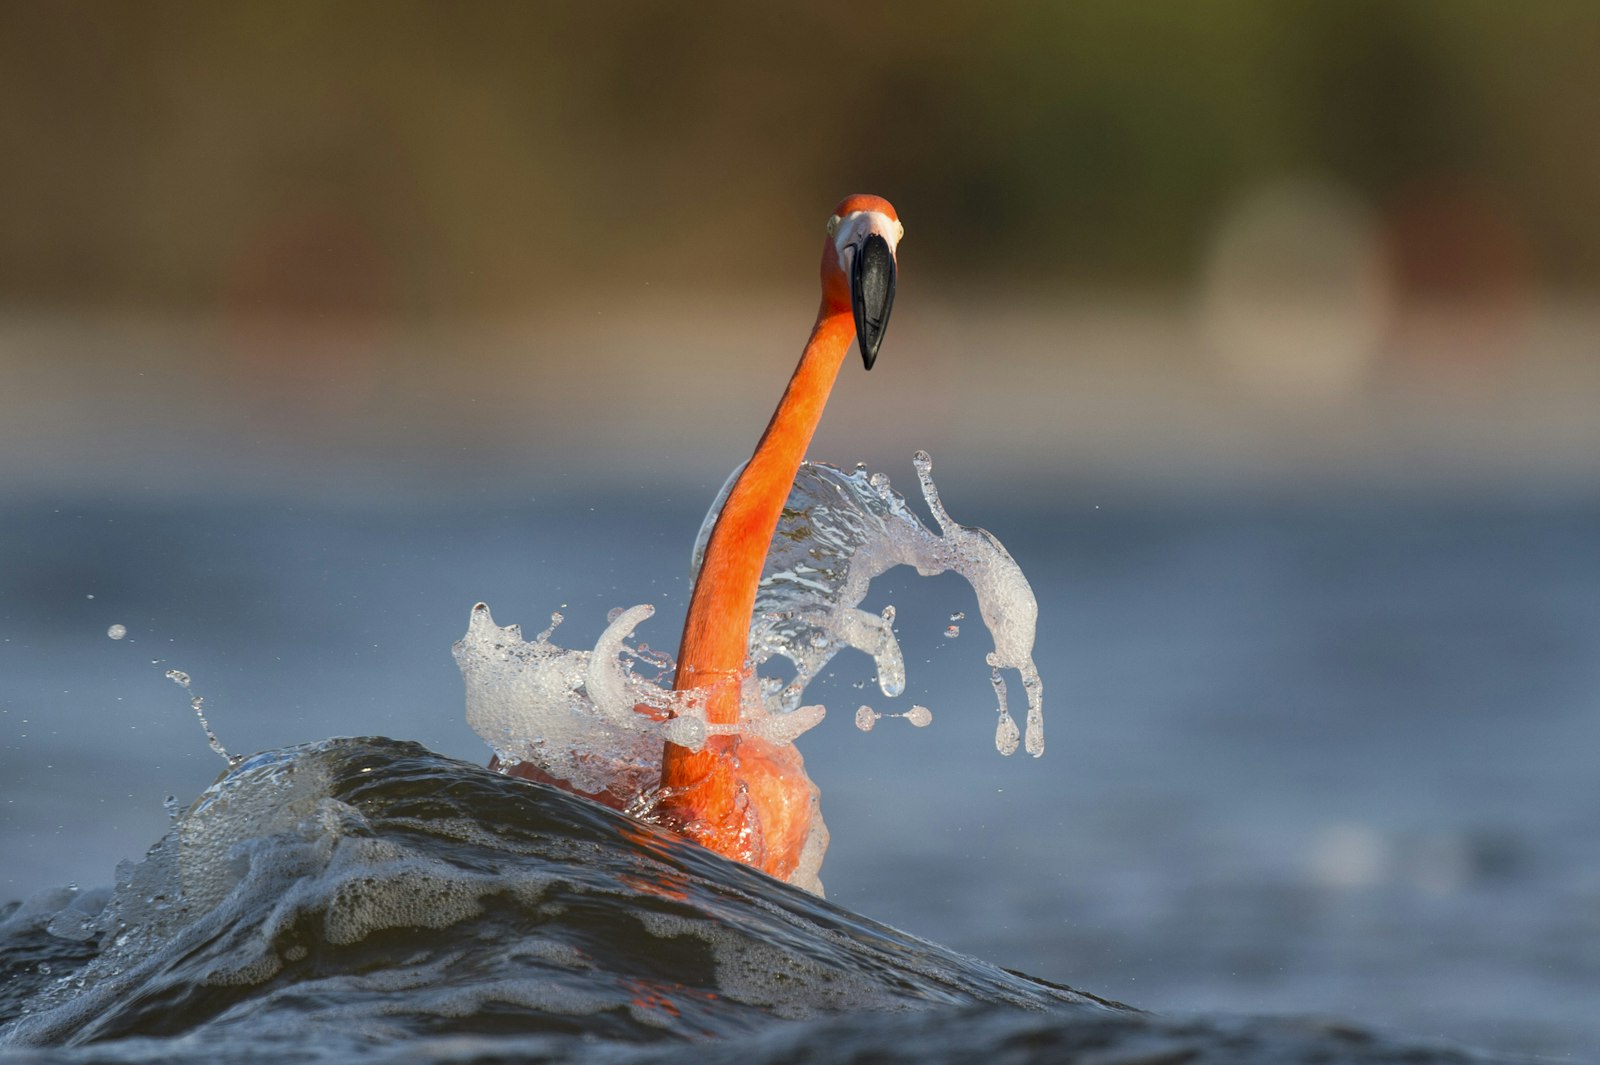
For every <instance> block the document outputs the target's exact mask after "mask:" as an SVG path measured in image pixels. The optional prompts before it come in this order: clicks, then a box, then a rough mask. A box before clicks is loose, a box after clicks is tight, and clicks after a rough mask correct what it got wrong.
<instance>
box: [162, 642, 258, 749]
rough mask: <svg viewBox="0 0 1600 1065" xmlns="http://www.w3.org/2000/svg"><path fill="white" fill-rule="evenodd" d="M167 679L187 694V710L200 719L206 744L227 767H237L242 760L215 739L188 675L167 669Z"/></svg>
mask: <svg viewBox="0 0 1600 1065" xmlns="http://www.w3.org/2000/svg"><path fill="white" fill-rule="evenodd" d="M153 664H155V665H159V664H160V662H159V661H157V662H155V663H153ZM167 679H168V680H170V681H171V682H172V683H174V684H176V685H177V686H178V687H180V688H182V689H183V690H184V691H186V692H188V693H189V708H190V709H191V710H193V711H194V716H195V717H197V718H199V719H200V728H201V729H202V730H203V731H204V732H205V734H206V743H207V744H208V745H209V746H210V747H211V749H212V750H213V751H215V752H216V753H217V755H218V756H219V757H220V758H221V759H222V760H223V761H224V762H227V763H228V765H229V767H232V766H236V765H238V764H239V763H240V762H241V761H242V760H243V759H242V758H241V757H240V756H238V755H233V754H229V753H228V749H227V748H226V747H224V746H223V745H222V741H221V740H219V739H217V734H216V733H215V732H213V731H211V723H210V722H208V721H207V720H206V710H205V707H206V698H205V696H203V695H201V694H199V693H198V692H196V691H195V690H194V689H193V688H191V687H190V686H189V685H190V677H189V674H187V673H185V672H184V671H183V670H181V669H169V670H167Z"/></svg>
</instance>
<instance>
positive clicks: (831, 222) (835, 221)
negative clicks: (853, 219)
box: [828, 215, 839, 237]
mask: <svg viewBox="0 0 1600 1065" xmlns="http://www.w3.org/2000/svg"><path fill="white" fill-rule="evenodd" d="M837 232H839V216H838V215H834V216H833V217H832V218H829V219H828V236H830V237H831V236H833V235H834V234H835V233H837Z"/></svg>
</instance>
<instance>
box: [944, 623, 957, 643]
mask: <svg viewBox="0 0 1600 1065" xmlns="http://www.w3.org/2000/svg"><path fill="white" fill-rule="evenodd" d="M960 635H961V626H960V625H946V626H945V629H944V638H945V639H947V640H953V639H955V638H956V637H957V636H960Z"/></svg>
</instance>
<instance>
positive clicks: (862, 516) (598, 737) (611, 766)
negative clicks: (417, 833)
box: [452, 451, 1044, 890]
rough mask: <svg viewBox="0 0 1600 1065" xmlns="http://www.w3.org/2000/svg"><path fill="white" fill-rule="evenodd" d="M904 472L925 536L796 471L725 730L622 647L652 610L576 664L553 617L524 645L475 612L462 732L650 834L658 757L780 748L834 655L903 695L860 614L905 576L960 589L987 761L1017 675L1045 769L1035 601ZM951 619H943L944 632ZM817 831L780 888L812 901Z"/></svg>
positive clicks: (844, 481) (636, 610) (877, 501)
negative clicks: (848, 651)
mask: <svg viewBox="0 0 1600 1065" xmlns="http://www.w3.org/2000/svg"><path fill="white" fill-rule="evenodd" d="M913 461H914V465H915V468H916V471H917V478H918V481H919V483H920V485H921V488H922V495H923V498H924V499H925V500H926V501H927V503H928V507H929V509H930V511H932V513H933V516H934V519H935V521H936V523H937V524H938V527H939V531H938V532H934V531H933V530H931V529H929V528H928V527H927V526H926V525H925V524H923V522H922V520H921V519H919V518H918V517H917V516H916V515H915V514H914V513H913V512H912V511H911V510H910V509H909V508H908V507H907V506H906V501H905V499H904V497H902V496H901V495H900V494H899V493H898V492H896V491H894V489H893V487H892V486H891V485H890V482H889V478H888V477H887V476H886V475H884V474H882V473H870V474H869V473H868V472H867V471H866V469H865V468H857V469H856V470H855V471H853V472H850V473H846V472H844V471H843V470H840V469H838V468H837V467H834V466H829V465H827V464H825V463H814V462H807V463H803V464H802V465H801V467H800V471H799V473H798V475H797V476H796V478H795V482H794V486H793V488H792V489H791V491H790V493H789V498H788V500H787V503H786V505H785V507H784V510H783V515H782V517H781V518H780V519H779V523H778V528H777V532H776V534H775V535H774V537H773V541H772V547H771V549H770V550H769V552H768V555H767V559H766V563H765V566H764V568H763V576H762V580H761V584H760V588H759V589H758V591H757V595H756V603H755V611H754V617H753V623H752V625H751V630H750V644H749V658H748V662H747V668H746V670H745V671H744V673H743V674H742V675H741V676H739V677H737V678H734V677H730V678H729V679H728V681H729V683H737V684H738V685H739V690H740V712H739V721H738V723H736V724H715V723H712V722H710V721H708V720H707V718H706V713H705V698H706V694H705V692H704V691H703V690H702V691H687V692H675V691H672V690H670V683H671V678H672V675H673V672H674V669H675V667H674V663H673V661H672V658H671V656H669V655H666V654H663V653H661V652H658V651H654V650H651V649H650V648H649V647H647V646H645V645H644V644H637V643H635V642H633V640H632V637H633V633H634V630H635V629H636V628H637V627H638V626H639V625H640V624H641V623H642V622H644V621H645V620H646V619H648V618H650V617H651V616H652V615H653V614H654V613H655V610H654V608H653V607H651V606H648V605H642V606H635V607H631V608H628V609H618V610H614V611H612V612H611V614H610V615H609V617H608V621H609V624H608V625H607V627H606V630H605V632H604V633H602V634H601V636H600V638H599V639H598V640H597V641H596V642H595V645H594V648H593V650H589V651H583V650H576V649H569V648H564V647H561V646H558V645H557V644H555V643H554V642H553V641H552V640H551V636H552V634H553V633H554V632H555V629H556V627H557V626H558V625H559V624H560V623H561V620H562V619H561V615H560V614H553V615H552V616H551V625H550V627H549V628H547V629H545V630H544V631H543V632H541V633H540V634H539V635H538V636H536V637H535V638H534V639H533V640H532V641H529V640H526V639H524V638H523V635H522V631H521V628H520V626H517V625H508V626H500V625H497V624H496V623H495V621H494V618H493V616H492V615H491V614H490V612H489V607H488V606H487V605H486V604H484V603H478V604H477V605H476V606H474V607H473V608H472V614H471V618H470V620H469V622H468V626H467V632H466V635H465V636H463V637H462V639H461V640H460V641H458V642H457V643H456V644H455V646H454V647H453V648H452V652H453V654H454V656H455V660H456V664H457V666H458V667H459V668H460V670H461V676H462V680H463V683H464V684H465V687H466V707H467V723H468V724H469V725H470V726H471V727H472V729H473V730H474V731H475V732H477V733H478V735H480V736H482V737H483V738H484V740H485V741H486V742H488V744H489V746H490V748H491V749H493V750H494V752H495V756H496V757H497V758H498V759H499V760H500V762H501V763H502V764H504V765H505V766H508V767H509V766H515V765H518V764H520V763H529V764H531V766H532V767H533V768H536V769H537V770H539V771H540V772H541V773H543V774H546V775H547V776H549V777H551V778H554V779H556V780H559V781H563V782H565V783H566V784H567V785H568V786H569V787H571V788H572V789H573V790H575V791H578V792H580V793H583V794H587V795H589V796H591V797H595V798H600V799H602V801H606V802H608V803H610V804H611V805H613V806H615V807H617V808H619V809H626V810H628V811H630V812H632V813H635V814H637V815H640V816H642V817H644V818H645V819H649V818H650V817H651V816H652V811H653V809H654V806H655V803H656V802H657V800H659V798H660V797H661V796H660V794H659V792H658V791H657V790H656V788H657V784H658V782H659V780H660V774H661V758H662V747H663V744H664V743H666V742H669V741H670V742H672V743H676V744H679V745H681V746H684V747H688V748H691V749H694V750H698V749H700V748H701V747H703V746H704V745H705V744H706V742H707V741H708V740H709V739H710V738H711V737H712V736H718V735H724V736H726V735H746V736H759V737H761V738H762V739H765V740H768V741H769V742H772V743H775V744H789V743H793V742H794V741H795V739H797V738H798V737H799V736H800V735H801V734H802V733H804V732H805V731H807V730H808V729H810V728H813V727H814V726H816V725H817V724H818V723H819V722H820V721H821V720H822V718H823V715H824V713H825V710H824V708H823V707H821V706H806V705H802V698H803V695H804V693H805V689H806V687H807V685H809V684H810V683H811V681H812V680H813V679H815V678H816V677H817V676H818V674H819V673H820V672H821V671H822V669H823V667H824V666H826V665H827V663H828V662H829V660H831V659H832V658H833V656H834V655H835V654H837V653H838V652H839V651H841V650H843V649H845V648H847V647H852V648H856V649H857V650H860V651H863V652H865V653H866V654H868V655H870V656H871V657H872V659H873V663H874V665H875V666H876V667H877V682H878V687H879V688H880V689H881V690H882V692H883V694H884V695H886V696H888V697H891V698H892V697H894V696H898V695H900V694H902V693H903V692H904V691H905V686H906V669H905V657H904V655H903V653H902V652H901V649H900V643H899V640H898V639H897V638H896V636H895V633H894V623H895V611H894V608H893V607H892V606H891V607H886V608H885V609H884V610H883V612H882V613H879V614H874V613H871V612H869V611H865V610H862V609H860V606H859V604H860V603H861V601H862V600H863V599H864V598H865V597H866V594H867V590H868V586H869V585H870V584H871V582H872V580H873V579H874V578H876V577H878V576H880V575H881V574H883V573H884V572H886V571H887V570H889V569H892V568H893V567H895V566H900V565H910V566H914V567H915V568H916V570H917V572H918V573H921V574H922V575H924V576H932V575H934V574H938V573H943V572H946V571H954V572H956V573H959V574H961V575H962V576H963V577H965V578H966V579H967V581H968V582H969V583H970V584H971V585H972V587H973V590H974V592H975V593H976V594H977V598H978V605H979V613H980V615H981V616H982V618H983V622H984V624H985V626H987V628H988V630H989V633H990V635H991V636H992V637H993V639H994V650H993V651H992V652H990V654H989V655H988V661H989V664H990V666H991V668H992V673H993V679H994V681H995V691H996V695H997V697H998V699H999V703H1000V711H999V712H1000V732H999V733H998V734H997V737H996V746H997V747H998V748H999V749H1000V751H1001V753H1003V754H1010V753H1012V752H1013V751H1015V750H1016V748H1017V745H1018V738H1019V730H1018V729H1017V726H1016V723H1015V721H1013V720H1012V719H1011V717H1010V714H1009V712H1008V711H1007V709H1006V705H1005V692H1006V689H1005V684H1004V681H1003V680H1002V679H1001V677H1000V670H1002V669H1015V670H1017V671H1019V672H1020V673H1021V674H1022V677H1023V687H1024V690H1025V691H1026V692H1027V695H1028V716H1027V741H1026V748H1027V750H1028V752H1029V753H1030V754H1033V755H1035V756H1037V755H1040V754H1042V753H1043V752H1044V722H1043V691H1044V689H1043V685H1042V684H1041V683H1040V682H1039V678H1038V671H1037V670H1036V669H1035V668H1034V664H1033V658H1032V653H1033V638H1034V624H1035V621H1036V619H1037V616H1038V605H1037V603H1036V601H1035V600H1034V596H1033V591H1032V589H1031V588H1030V587H1029V586H1028V582H1027V579H1026V578H1025V577H1023V575H1022V571H1021V569H1019V568H1018V566H1017V564H1016V562H1015V561H1014V560H1013V559H1012V558H1011V556H1010V554H1008V553H1007V552H1006V549H1005V548H1004V547H1003V546H1002V545H1001V544H1000V542H999V541H998V540H996V539H995V538H994V537H993V536H991V535H990V534H989V533H988V532H985V531H984V530H982V529H977V528H973V527H970V526H965V525H960V524H958V523H956V522H955V521H953V520H952V519H951V518H950V515H949V514H948V513H947V512H946V511H945V509H944V505H943V503H942V502H941V501H940V497H939V492H938V489H937V488H936V487H935V486H934V483H933V478H932V469H933V463H932V460H931V459H930V458H929V457H928V454H927V452H924V451H919V452H917V453H916V455H915V457H914V460H913ZM737 474H738V471H735V473H734V476H735V477H736V476H737ZM733 479H734V478H733V477H730V478H729V481H728V484H727V485H725V486H724V487H723V490H722V492H721V493H720V494H719V495H718V497H717V500H716V502H715V503H714V504H713V505H712V508H711V511H710V513H709V514H708V515H707V516H706V520H705V523H704V524H703V525H702V527H701V530H700V535H699V537H698V539H697V541H696V543H695V548H694V553H693V559H692V568H693V571H694V572H695V573H698V571H699V567H700V562H701V559H702V558H703V557H704V553H705V545H706V542H707V540H708V539H709V537H710V532H711V527H712V525H713V524H714V523H715V521H716V517H717V515H718V514H719V513H720V511H721V508H722V504H723V502H724V501H725V500H726V498H727V494H728V491H729V489H730V486H731V485H732V483H733ZM962 616H963V615H959V614H958V615H954V616H952V621H955V620H959V619H960V618H961V617H962ZM951 628H952V629H955V628H956V626H954V625H952V626H951ZM774 656H782V657H784V658H787V659H788V660H789V661H790V662H792V663H794V666H795V676H794V679H793V680H792V681H790V682H789V683H787V684H783V683H782V682H773V681H772V680H771V679H770V678H768V679H767V680H766V681H765V682H763V679H762V678H761V677H760V676H759V675H758V673H757V672H756V667H758V666H760V665H761V664H763V663H765V662H766V661H768V660H769V659H771V658H773V657H774ZM636 666H643V667H645V668H646V669H647V670H649V671H650V672H651V674H652V675H650V676H646V675H644V674H643V673H641V672H639V671H637V670H636V669H635V667H636ZM885 716H889V717H901V718H904V719H905V720H906V721H908V722H909V723H910V724H911V725H912V726H914V727H917V728H922V727H926V726H927V725H928V724H929V723H930V722H931V721H932V719H933V714H932V711H930V710H929V709H928V708H927V707H924V706H913V707H911V708H910V709H909V710H907V711H905V712H904V713H900V714H879V713H878V712H877V711H875V710H873V709H872V708H871V707H868V706H863V707H861V708H860V710H858V711H857V712H856V716H855V722H856V725H857V727H858V728H861V729H863V730H870V729H871V728H872V726H873V725H874V724H876V723H877V721H879V720H880V719H881V718H882V717H885ZM1008 725H1009V732H1008V730H1007V726H1008ZM1007 735H1009V737H1010V739H1009V741H1007V740H1006V736H1007ZM816 828H817V834H816V837H815V838H816V839H817V840H818V841H819V842H818V844H817V846H816V848H814V850H815V853H814V854H812V855H811V856H809V857H808V858H807V860H805V861H803V862H802V864H801V868H800V869H798V870H796V873H795V874H794V875H793V876H792V877H791V878H790V879H791V881H792V882H794V883H797V884H801V885H803V886H808V887H813V890H820V884H816V883H815V874H816V870H817V868H818V867H819V866H820V864H821V857H822V854H821V852H822V849H823V848H824V847H825V846H826V844H825V840H826V838H827V836H826V829H825V828H823V827H822V826H821V820H820V818H818V819H817V822H816Z"/></svg>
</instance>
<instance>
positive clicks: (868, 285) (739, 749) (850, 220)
mask: <svg viewBox="0 0 1600 1065" xmlns="http://www.w3.org/2000/svg"><path fill="white" fill-rule="evenodd" d="M903 231H904V230H903V227H902V226H901V225H900V220H899V216H898V215H897V214H896V213H895V209H894V207H893V206H892V205H890V203H889V201H888V200H885V199H883V198H882V197H879V196H864V195H856V196H848V197H846V198H845V199H844V200H843V201H842V202H841V203H840V204H839V206H838V207H837V208H835V210H834V212H833V215H832V216H831V217H830V218H829V219H828V225H827V238H826V240H825V241H824V242H823V246H822V271H821V272H822V302H821V305H820V306H819V308H818V310H817V320H816V323H815V324H814V325H813V326H812V329H811V336H810V339H808V340H807V341H806V346H805V350H804V352H803V353H802V354H801V356H800V362H799V365H798V366H796V367H795V371H794V374H793V376H792V377H791V378H790V379H789V385H788V387H787V388H786V389H785V390H784V393H783V398H782V399H781V400H779V402H778V407H777V410H775V411H774V412H773V414H772V420H771V421H770V422H768V423H767V428H766V431H765V432H764V433H762V435H761V440H760V442H759V443H758V444H757V445H756V449H755V453H754V454H753V455H752V456H751V458H750V461H749V462H748V463H747V464H746V465H745V467H744V469H743V471H741V472H740V474H739V477H738V479H737V480H736V481H735V482H734V485H733V487H732V489H731V490H730V491H729V492H728V496H727V499H726V501H725V502H724V503H723V506H722V510H721V512H720V514H719V515H718V517H717V521H716V524H715V526H714V527H713V529H712V532H711V537H710V539H709V541H708V542H707V544H706V550H705V555H704V558H703V560H702V561H701V565H700V574H699V578H698V580H696V582H695V586H694V590H693V591H692V592H691V593H690V597H689V612H688V616H687V618H686V619H685V621H684V627H683V641H682V643H681V645H680V647H679V651H678V667H677V674H676V677H675V680H674V685H673V686H674V688H676V689H677V690H678V691H680V692H685V691H693V692H695V693H697V695H699V697H700V699H701V700H702V701H703V707H704V713H705V718H706V721H707V723H708V724H711V725H734V724H737V723H738V721H739V699H740V691H741V687H742V682H743V680H744V677H745V674H746V671H747V667H746V661H745V660H746V652H747V644H748V641H749V634H750V621H751V612H752V610H753V609H754V607H755V599H756V589H757V586H758V585H759V584H760V581H761V568H762V563H763V562H764V561H765V560H766V556H767V551H768V548H769V546H770V544H771V542H772V536H773V532H774V531H775V530H776V528H777V525H778V519H779V517H780V516H781V514H782V511H783V504H784V501H785V500H786V499H787V498H788V495H789V489H790V486H791V485H792V484H793V482H794V478H795V474H796V472H797V471H798V470H799V468H800V462H801V460H802V459H803V458H804V457H805V451H806V448H807V447H808V446H809V445H810V443H811V437H812V434H813V433H814V432H815V431H816V428H817V423H818V422H819V421H820V420H821V418H822V410H823V406H824V405H825V404H826V403H827V400H828V394H829V393H830V392H831V391H832V389H833V382H834V379H835V378H836V377H837V376H838V373H839V368H840V366H841V365H842V364H843V363H844V359H845V355H846V354H847V353H848V351H849V349H850V342H851V340H855V341H856V343H857V345H858V346H859V348H860V351H861V360H862V362H863V363H864V364H865V366H866V368H867V369H868V370H870V369H872V364H873V362H874V361H875V360H876V359H877V357H878V348H879V346H880V345H881V344H882V343H883V335H884V330H885V328H886V327H887V325H888V322H889V312H890V309H891V308H892V307H893V305H894V292H895V273H896V258H895V249H896V246H897V245H898V243H899V241H900V236H901V234H902V232H903ZM641 709H647V708H641ZM652 713H654V711H652ZM494 764H495V763H491V767H492V766H493V765H494ZM510 771H511V772H512V773H514V774H515V775H518V776H523V777H527V778H530V779H534V780H542V781H544V782H547V783H554V784H557V785H562V786H568V785H565V784H564V782H562V781H559V780H554V779H552V778H551V777H550V776H549V775H547V774H545V773H542V772H540V771H539V770H538V769H536V768H535V767H533V766H532V765H530V764H528V763H519V764H517V765H515V766H513V767H512V768H511V770H510ZM568 787H569V790H574V789H570V786H568ZM815 796H816V790H815V787H814V786H813V785H812V783H811V781H810V779H809V778H807V776H806V774H805V769H804V764H803V761H802V759H801V757H800V752H799V751H798V750H796V749H795V747H794V746H793V745H792V744H778V743H773V742H771V741H769V740H766V739H764V738H762V737H760V736H755V735H748V734H733V735H729V734H712V735H710V736H709V737H708V738H707V740H706V743H705V745H704V746H703V747H701V748H700V749H699V750H692V749H690V748H687V747H682V746H679V745H678V744H675V743H671V742H668V743H667V744H666V745H665V750H664V751H663V755H662V766H661V794H660V803H659V807H658V810H659V812H660V814H661V815H662V817H663V819H664V820H666V821H667V822H668V823H669V824H671V825H672V826H673V827H675V828H677V829H678V830H679V831H680V832H682V833H683V834H684V835H686V836H688V837H690V838H691V839H694V840H696V841H697V842H699V843H700V844H702V845H703V846H705V847H708V848H709V849H711V850H714V851H716V852H718V853H719V854H722V855H725V856H727V857H730V858H734V859H736V860H739V861H743V862H746V863H748V864H750V865H754V866H756V867H758V868H760V869H762V870H763V871H765V872H767V873H769V874H771V875H772V876H775V877H779V878H786V877H788V876H789V875H790V874H791V873H792V872H794V870H795V868H796V866H797V865H798V864H799V862H800V859H801V855H802V852H803V851H804V849H805V845H806V841H807V839H808V837H809V835H810V832H811V825H812V821H813V817H814V813H815ZM590 797H591V798H595V799H598V800H600V801H601V802H605V803H607V804H608V805H612V806H621V805H622V804H623V802H624V801H625V800H624V799H623V797H621V796H615V795H612V794H611V793H609V792H608V793H602V794H600V795H590Z"/></svg>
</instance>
